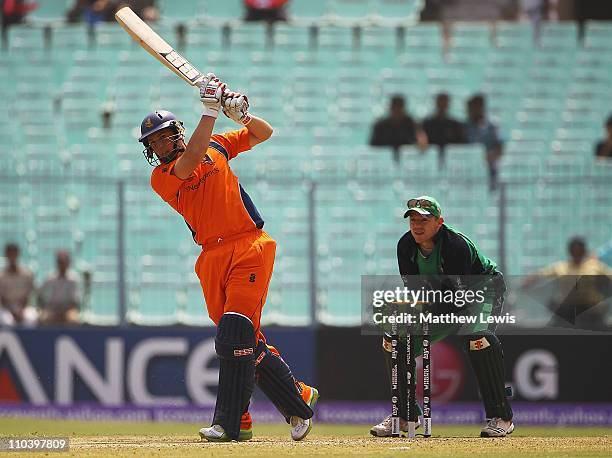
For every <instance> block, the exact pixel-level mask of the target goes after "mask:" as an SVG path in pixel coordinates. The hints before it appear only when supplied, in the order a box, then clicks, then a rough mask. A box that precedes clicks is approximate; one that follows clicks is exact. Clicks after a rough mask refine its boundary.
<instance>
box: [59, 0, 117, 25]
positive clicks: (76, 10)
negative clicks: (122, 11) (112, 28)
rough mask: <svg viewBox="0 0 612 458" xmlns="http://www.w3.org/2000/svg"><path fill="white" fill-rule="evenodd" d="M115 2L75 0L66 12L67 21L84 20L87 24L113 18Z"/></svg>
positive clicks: (115, 7) (112, 19) (110, 0)
mask: <svg viewBox="0 0 612 458" xmlns="http://www.w3.org/2000/svg"><path fill="white" fill-rule="evenodd" d="M115 11H117V3H116V2H115V1H112V0H75V2H74V4H73V5H72V7H71V8H70V9H69V10H68V11H67V12H66V21H67V22H80V21H85V22H87V24H89V25H94V24H96V23H98V22H105V21H106V22H108V21H114V20H115V17H114V16H115Z"/></svg>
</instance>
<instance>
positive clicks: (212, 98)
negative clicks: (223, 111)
mask: <svg viewBox="0 0 612 458" xmlns="http://www.w3.org/2000/svg"><path fill="white" fill-rule="evenodd" d="M209 75H210V76H211V77H210V78H209ZM206 79H208V82H207V83H206V84H204V82H205V80H206ZM225 88H226V85H225V83H222V82H221V81H219V78H216V77H215V75H213V74H212V73H209V74H208V75H206V78H204V80H202V84H201V85H200V100H201V101H202V103H203V104H204V112H203V113H202V115H203V116H211V117H213V118H216V117H217V116H218V115H219V109H220V108H221V101H222V99H223V92H224V91H225Z"/></svg>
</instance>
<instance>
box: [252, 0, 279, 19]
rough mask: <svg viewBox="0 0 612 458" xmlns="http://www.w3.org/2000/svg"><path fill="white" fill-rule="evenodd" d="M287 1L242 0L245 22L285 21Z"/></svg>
mask: <svg viewBox="0 0 612 458" xmlns="http://www.w3.org/2000/svg"><path fill="white" fill-rule="evenodd" d="M287 3H289V0H244V7H245V9H246V14H245V16H244V20H245V21H268V22H273V21H286V20H287V11H286V8H285V7H286V5H287Z"/></svg>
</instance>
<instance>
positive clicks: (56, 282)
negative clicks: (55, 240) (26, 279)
mask: <svg viewBox="0 0 612 458" xmlns="http://www.w3.org/2000/svg"><path fill="white" fill-rule="evenodd" d="M55 260H56V265H57V272H55V273H54V274H52V275H50V276H49V278H48V279H47V280H46V281H45V282H44V283H43V285H42V286H41V287H40V291H39V294H38V306H39V307H40V322H41V323H42V324H76V323H78V322H79V305H80V302H81V297H80V295H81V294H80V289H81V287H80V282H79V277H78V276H77V274H76V273H75V272H74V271H72V270H70V253H68V251H66V250H59V251H58V252H57V253H56V255H55Z"/></svg>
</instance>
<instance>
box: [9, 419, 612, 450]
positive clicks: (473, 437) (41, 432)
mask: <svg viewBox="0 0 612 458" xmlns="http://www.w3.org/2000/svg"><path fill="white" fill-rule="evenodd" d="M202 426H203V425H196V424H188V423H127V422H88V421H57V420H37V419H24V418H19V419H6V418H0V436H2V437H7V436H27V437H40V436H68V437H69V438H70V453H68V454H65V453H64V454H62V455H61V456H85V457H108V456H113V457H127V456H131V457H133V456H180V457H181V458H184V457H192V456H193V457H195V456H215V457H222V456H257V457H264V456H288V455H291V456H324V455H325V456H347V455H358V456H372V457H374V456H376V457H385V456H397V455H401V454H409V455H410V456H418V457H422V456H423V457H424V456H427V457H436V456H453V457H466V458H467V457H470V458H473V457H487V458H489V457H498V456H501V457H536V456H546V457H552V456H564V457H591V456H592V457H604V456H610V454H611V452H612V431H611V430H610V429H606V428H542V427H537V428H536V427H521V426H520V425H517V429H516V431H515V433H514V434H513V435H512V436H511V437H508V438H504V439H481V438H479V437H477V436H478V433H479V427H478V426H476V425H474V426H436V425H434V437H432V438H431V439H423V438H417V439H414V440H407V439H390V438H385V439H380V438H375V437H372V436H370V435H369V433H368V431H369V426H368V425H327V424H325V425H323V424H319V425H315V427H314V429H313V431H312V433H311V434H310V436H308V438H307V439H306V440H304V441H303V442H293V441H292V440H291V439H290V437H289V429H288V426H287V425H284V424H272V425H263V424H262V425H255V426H254V438H253V440H252V441H250V442H242V443H229V444H211V443H206V442H204V443H203V442H200V440H199V437H198V434H197V431H198V429H199V428H200V427H202ZM20 456H24V455H23V454H20ZM58 456H59V455H58Z"/></svg>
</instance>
